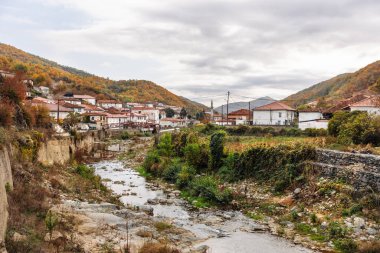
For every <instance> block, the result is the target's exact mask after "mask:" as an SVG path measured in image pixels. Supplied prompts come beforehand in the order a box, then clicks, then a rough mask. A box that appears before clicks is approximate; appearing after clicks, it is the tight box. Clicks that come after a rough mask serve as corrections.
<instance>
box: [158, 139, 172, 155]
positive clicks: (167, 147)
mask: <svg viewBox="0 0 380 253" xmlns="http://www.w3.org/2000/svg"><path fill="white" fill-rule="evenodd" d="M157 150H158V154H159V155H161V156H166V157H170V156H171V155H172V154H173V145H172V135H171V134H169V133H165V134H163V135H162V136H161V138H160V142H159V143H158V145H157Z"/></svg>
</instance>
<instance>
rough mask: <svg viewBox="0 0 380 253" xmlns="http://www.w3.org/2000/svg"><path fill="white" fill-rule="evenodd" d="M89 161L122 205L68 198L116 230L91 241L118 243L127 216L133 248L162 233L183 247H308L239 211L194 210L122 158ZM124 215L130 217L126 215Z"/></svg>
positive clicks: (222, 251) (222, 250) (244, 251)
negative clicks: (96, 203)
mask: <svg viewBox="0 0 380 253" xmlns="http://www.w3.org/2000/svg"><path fill="white" fill-rule="evenodd" d="M92 165H93V166H94V167H95V169H96V173H97V174H98V175H100V176H101V177H102V178H103V180H104V182H105V184H106V185H107V186H108V187H110V188H111V189H112V190H113V191H114V192H115V193H116V194H118V195H119V196H120V200H121V201H122V202H123V203H124V204H125V206H126V207H127V208H126V209H122V210H114V209H112V208H111V209H99V208H100V207H99V205H93V206H92V208H90V207H91V204H85V205H84V207H83V206H82V205H83V204H80V205H78V208H76V207H75V204H73V203H67V204H69V205H71V208H76V211H77V212H78V210H79V212H82V213H87V214H89V216H90V218H92V222H95V223H96V222H97V223H99V222H100V221H101V222H103V223H104V224H105V225H104V226H103V227H107V228H109V227H113V228H115V229H116V230H117V232H113V234H114V236H110V237H109V238H97V239H95V240H94V239H93V240H92V241H93V244H97V245H101V244H102V243H103V244H104V243H105V242H106V241H107V240H108V241H109V242H110V243H111V244H113V245H114V246H115V247H121V246H120V244H125V241H126V223H127V221H129V222H130V224H129V226H130V230H129V233H130V235H129V236H130V242H131V243H132V244H133V245H134V246H133V248H137V247H138V245H141V244H142V243H143V242H144V241H146V240H152V239H153V240H158V241H160V240H162V238H165V240H166V241H167V242H170V243H171V244H173V245H175V246H177V247H178V248H180V249H181V250H182V251H183V252H218V253H227V252H228V253H232V252H239V253H248V252H250V253H252V252H312V251H310V250H308V249H306V248H302V247H299V246H296V245H294V244H293V243H291V242H289V241H286V240H285V239H282V238H279V237H276V236H273V235H271V234H270V233H268V227H267V226H264V225H260V224H258V223H256V222H255V221H253V220H252V219H249V218H247V217H245V216H244V215H243V214H242V213H240V212H237V211H210V210H201V211H199V210H193V209H192V207H191V206H189V205H188V204H187V202H186V201H184V200H182V199H180V198H179V192H178V191H177V190H175V189H163V188H160V186H158V185H157V184H154V183H149V182H147V181H146V180H145V178H143V177H141V176H140V175H139V174H138V173H137V172H136V171H135V170H133V169H131V168H129V167H128V166H126V165H125V164H124V163H123V162H122V161H118V160H113V161H100V162H98V163H95V164H92ZM67 204H65V206H67ZM105 205H106V204H105ZM106 206H107V205H106ZM89 208H90V209H89ZM101 208H103V206H101ZM101 210H103V211H101ZM100 211H101V212H100ZM104 211H106V212H105V214H104V213H103V212H104ZM127 216H128V217H129V218H127V219H125V217H127ZM85 227H86V226H85ZM90 227H91V225H90ZM161 227H165V229H163V228H161ZM93 232H95V231H93ZM116 234H117V235H118V236H115V235H116ZM146 235H149V238H147V237H145V236H146ZM117 244H119V246H116V245H117ZM92 246H94V245H91V247H92Z"/></svg>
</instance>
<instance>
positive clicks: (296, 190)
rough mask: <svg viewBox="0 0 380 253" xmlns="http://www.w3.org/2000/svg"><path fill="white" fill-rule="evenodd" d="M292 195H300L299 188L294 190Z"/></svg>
mask: <svg viewBox="0 0 380 253" xmlns="http://www.w3.org/2000/svg"><path fill="white" fill-rule="evenodd" d="M293 193H294V195H298V194H300V193H301V188H297V189H295V190H294V192H293Z"/></svg>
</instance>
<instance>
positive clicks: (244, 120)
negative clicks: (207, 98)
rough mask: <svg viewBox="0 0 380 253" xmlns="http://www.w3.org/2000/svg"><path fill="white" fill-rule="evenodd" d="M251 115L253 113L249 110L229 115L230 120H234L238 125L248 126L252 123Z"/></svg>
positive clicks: (241, 110)
mask: <svg viewBox="0 0 380 253" xmlns="http://www.w3.org/2000/svg"><path fill="white" fill-rule="evenodd" d="M250 114H251V111H249V110H247V109H240V110H237V111H234V112H231V113H229V114H228V120H229V121H230V120H232V121H233V122H235V124H236V125H248V124H249V121H250ZM214 118H215V117H214Z"/></svg>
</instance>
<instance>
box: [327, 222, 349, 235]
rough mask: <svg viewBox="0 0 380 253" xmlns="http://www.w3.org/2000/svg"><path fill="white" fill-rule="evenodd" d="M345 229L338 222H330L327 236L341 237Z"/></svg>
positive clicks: (344, 233)
mask: <svg viewBox="0 0 380 253" xmlns="http://www.w3.org/2000/svg"><path fill="white" fill-rule="evenodd" d="M346 233H347V231H346V229H345V228H343V227H342V226H341V225H340V224H339V223H338V222H332V223H330V225H329V237H330V239H339V238H343V237H344V236H345V235H346Z"/></svg>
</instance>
